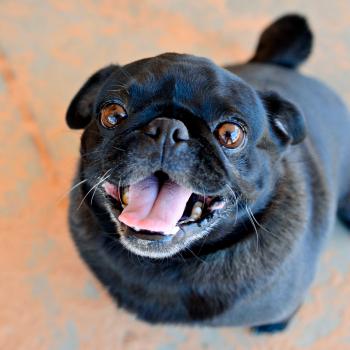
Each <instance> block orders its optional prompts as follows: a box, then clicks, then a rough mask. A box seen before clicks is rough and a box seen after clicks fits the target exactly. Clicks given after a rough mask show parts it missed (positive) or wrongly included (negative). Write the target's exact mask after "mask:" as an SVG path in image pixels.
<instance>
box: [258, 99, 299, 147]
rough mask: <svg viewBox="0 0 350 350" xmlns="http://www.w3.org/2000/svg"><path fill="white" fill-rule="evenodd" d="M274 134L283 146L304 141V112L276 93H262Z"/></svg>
mask: <svg viewBox="0 0 350 350" xmlns="http://www.w3.org/2000/svg"><path fill="white" fill-rule="evenodd" d="M260 97H261V98H262V101H263V104H264V106H265V109H266V113H267V116H268V119H269V122H270V125H271V128H272V130H273V132H274V134H275V135H276V136H277V137H278V138H279V140H280V141H282V142H283V144H292V145H295V144H297V143H299V142H301V141H303V140H304V138H305V136H306V124H305V119H304V116H303V114H302V112H301V111H300V110H299V108H298V107H297V106H295V105H294V104H293V103H292V102H290V101H287V100H285V99H284V98H282V97H281V96H280V95H279V94H277V93H275V92H263V93H260Z"/></svg>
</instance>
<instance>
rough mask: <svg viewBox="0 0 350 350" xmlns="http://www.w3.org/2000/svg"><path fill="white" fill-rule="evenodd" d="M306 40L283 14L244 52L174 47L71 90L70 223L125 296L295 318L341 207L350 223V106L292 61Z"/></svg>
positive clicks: (117, 293) (190, 315)
mask: <svg viewBox="0 0 350 350" xmlns="http://www.w3.org/2000/svg"><path fill="white" fill-rule="evenodd" d="M311 46H312V34H311V32H310V29H309V27H308V25H307V22H306V21H305V19H304V18H303V17H300V16H298V15H287V16H284V17H282V18H280V19H278V20H277V21H276V22H274V23H273V24H272V25H270V26H269V27H268V28H267V29H266V30H265V31H264V32H263V34H262V36H261V38H260V41H259V44H258V47H257V50H256V53H255V55H254V57H253V58H252V59H251V60H250V61H249V62H248V63H245V64H242V65H235V66H229V67H225V68H221V67H219V66H217V65H216V64H214V63H213V62H211V61H210V60H208V59H206V58H201V57H196V56H191V55H183V54H176V53H166V54H163V55H160V56H156V57H151V58H146V59H142V60H139V61H136V62H132V63H130V64H127V65H125V66H118V65H110V66H108V67H106V68H103V69H101V70H99V71H98V72H97V73H95V74H94V75H93V76H92V77H90V78H89V79H88V81H87V82H86V83H85V84H84V85H83V87H82V88H81V89H80V91H79V92H78V93H77V95H76V96H75V97H74V99H73V101H72V102H71V104H70V106H69V109H68V112H67V123H68V125H69V126H70V127H71V128H73V129H80V128H84V132H83V135H82V138H81V149H80V153H81V159H80V162H79V170H78V173H77V176H76V178H75V182H74V184H75V186H76V187H77V188H76V190H75V191H73V194H72V195H71V205H70V210H69V220H70V227H71V231H72V235H73V238H74V241H75V243H76V245H77V247H78V249H79V252H80V254H81V256H82V258H83V259H84V260H85V261H86V263H87V264H88V265H89V267H90V268H91V269H92V271H93V272H94V273H95V275H96V276H97V278H98V279H99V280H100V281H101V283H102V284H103V285H104V286H105V287H106V288H107V289H108V291H109V293H110V294H111V295H112V297H113V298H114V299H115V300H116V301H117V303H118V305H119V306H121V307H123V308H125V309H127V310H129V311H131V312H133V313H135V314H136V315H137V316H138V318H140V319H143V320H146V321H148V322H151V323H186V324H195V325H213V326H223V325H225V326H227V325H232V326H249V327H253V329H255V330H256V331H261V332H262V331H265V332H272V331H276V330H281V329H283V328H285V327H286V325H287V323H288V322H289V320H290V319H291V317H292V316H293V315H294V313H295V312H296V311H297V309H298V308H299V307H300V306H301V304H302V303H303V299H304V297H305V294H306V292H307V290H308V288H309V286H310V283H311V282H312V280H313V277H314V274H315V268H316V265H317V261H318V258H319V255H320V252H321V249H322V247H323V246H324V243H325V241H326V239H327V237H328V236H329V232H330V231H331V230H332V227H333V222H334V220H335V217H336V213H337V212H338V214H339V216H340V217H341V218H342V219H343V221H344V222H346V223H347V224H350V116H349V113H348V111H347V109H346V107H345V106H344V104H343V102H342V101H341V100H340V98H339V97H338V96H337V95H336V94H335V93H334V92H333V91H332V90H330V89H329V88H328V87H326V86H325V85H324V84H322V83H320V82H319V81H317V80H315V79H312V78H308V77H305V76H303V75H301V74H299V73H298V72H296V70H295V69H296V68H297V67H298V66H299V65H300V64H301V63H302V62H303V61H304V60H305V59H306V58H307V57H308V55H309V53H310V51H311ZM330 64H331V62H330Z"/></svg>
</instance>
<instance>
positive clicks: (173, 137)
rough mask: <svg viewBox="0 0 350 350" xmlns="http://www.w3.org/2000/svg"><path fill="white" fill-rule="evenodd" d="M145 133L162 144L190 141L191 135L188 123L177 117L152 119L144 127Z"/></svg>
mask: <svg viewBox="0 0 350 350" xmlns="http://www.w3.org/2000/svg"><path fill="white" fill-rule="evenodd" d="M143 131H144V133H145V134H146V135H148V136H149V137H151V138H153V139H155V140H156V141H158V142H159V143H161V144H164V143H169V144H171V145H175V144H177V143H180V142H183V141H188V140H189V135H188V130H187V128H186V125H185V124H184V123H183V122H182V121H180V120H176V119H168V118H157V119H154V120H152V121H151V122H150V123H149V124H148V125H146V126H145V127H144V129H143Z"/></svg>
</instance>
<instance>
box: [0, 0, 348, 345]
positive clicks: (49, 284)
mask: <svg viewBox="0 0 350 350" xmlns="http://www.w3.org/2000/svg"><path fill="white" fill-rule="evenodd" d="M286 12H300V13H303V14H306V15H307V16H308V18H309V20H310V22H311V25H312V28H313V29H314V32H315V35H316V43H315V50H314V54H313V55H312V58H311V59H310V60H309V62H308V63H307V64H306V65H305V66H304V67H303V71H304V72H307V73H308V74H312V75H314V76H317V77H318V78H320V79H322V80H324V81H327V82H328V83H329V84H330V85H331V86H333V87H334V89H335V90H336V91H338V92H339V93H340V94H341V95H342V96H343V98H344V99H345V100H346V101H347V102H348V105H349V104H350V85H349V76H350V59H349V58H350V25H349V24H350V2H349V1H348V0H344V1H337V0H334V1H332V2H329V1H325V0H318V1H317V0H313V1H305V0H283V1H275V0H261V1H238V0H232V1H224V0H205V1H184V0H179V1H171V0H163V1H156V0H154V1H151V0H148V1H136V0H134V1H131V0H124V1H123V0H119V1H92V0H91V1H88V0H87V1H81V2H79V1H68V0H49V1H6V0H2V1H1V3H0V73H1V75H0V118H1V125H0V140H1V141H0V142H1V146H0V154H1V157H0V167H1V173H0V176H1V182H0V198H1V199H0V225H1V231H0V240H1V241H0V242H1V245H0V276H1V279H0V281H1V282H0V283H1V286H0V349H6V350H17V349H25V350H32V349H33V350H42V349H59V350H68V349H69V350H76V349H84V350H85V349H101V350H104V349H126V350H129V349H142V350H148V349H152V350H153V349H157V350H175V349H186V350H187V349H220V350H226V349H234V350H239V349H254V350H258V349H261V350H265V349H267V350H273V349H276V350H281V349H283V350H292V349H293V350H294V349H313V350H328V349H332V350H338V349H344V350H345V349H350V254H349V252H350V235H349V232H347V231H346V230H345V228H344V227H342V226H341V225H340V224H338V225H337V226H336V227H335V229H334V235H333V238H332V240H331V242H330V243H329V245H328V248H327V250H326V251H325V253H324V255H323V259H322V264H321V266H320V269H319V273H318V277H317V280H316V282H315V283H314V285H313V288H312V290H311V291H310V293H309V295H308V299H307V302H306V304H305V305H304V307H303V308H302V309H301V311H300V313H299V314H298V316H297V317H296V318H295V320H294V321H293V323H292V325H291V327H290V329H289V330H288V331H287V332H286V333H283V334H280V335H275V336H269V337H266V336H259V337H257V336H252V335H250V334H249V333H248V332H247V331H246V330H242V329H231V328H225V329H210V328H205V329H192V328H186V327H150V326H148V325H147V324H144V323H141V322H139V321H136V320H135V319H134V317H133V316H130V315H128V314H126V313H125V312H123V311H122V310H120V309H117V308H116V307H115V305H114V304H113V303H112V301H111V300H110V298H109V297H108V296H107V294H106V292H105V291H104V290H103V289H102V288H101V287H100V285H99V284H98V283H97V282H96V280H95V279H94V277H93V276H92V275H91V274H90V272H89V271H88V270H87V268H86V267H85V265H84V264H83V263H82V262H81V261H80V259H79V257H78V255H77V253H76V251H75V248H74V247H73V244H72V242H71V240H70V237H69V233H68V229H67V224H66V211H67V203H68V200H67V196H66V195H65V193H66V192H67V191H68V190H69V187H70V181H71V178H72V175H73V172H74V169H75V163H76V157H77V153H78V142H79V135H80V132H79V131H76V132H73V131H70V130H68V128H67V127H66V125H65V123H64V114H65V109H66V107H67V105H68V103H69V102H70V98H71V97H72V96H73V94H74V93H75V92H76V91H77V89H78V88H79V87H80V86H81V84H82V83H83V81H84V80H85V79H86V78H87V76H88V75H90V74H91V73H92V72H93V71H94V70H96V69H98V68H100V67H102V66H104V65H106V64H108V63H111V62H120V63H126V62H128V61H131V60H135V59H138V58H142V57H145V56H149V55H154V54H158V53H161V52H164V51H178V52H188V53H193V54H197V55H203V56H208V57H211V58H212V59H214V60H215V61H216V62H218V63H230V62H237V61H241V60H244V59H246V58H248V57H249V56H250V54H251V53H252V50H253V47H254V46H255V43H256V39H257V37H258V34H259V33H260V31H261V29H262V28H263V27H264V26H265V25H266V24H267V23H268V22H269V21H270V20H271V19H273V18H275V17H277V16H279V15H281V14H284V13H286Z"/></svg>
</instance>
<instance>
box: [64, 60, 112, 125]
mask: <svg viewBox="0 0 350 350" xmlns="http://www.w3.org/2000/svg"><path fill="white" fill-rule="evenodd" d="M116 67H117V66H116V65H110V66H108V67H105V68H102V69H100V70H99V71H97V72H96V73H95V74H94V75H92V76H91V77H90V78H89V79H88V80H87V82H86V83H85V84H84V85H83V86H82V87H81V88H80V90H79V91H78V92H77V94H76V95H75V96H74V98H73V100H72V102H71V103H70V105H69V107H68V110H67V113H66V122H67V124H68V126H69V127H70V128H72V129H83V128H85V127H86V126H87V125H88V124H89V122H90V120H91V116H92V112H93V107H94V100H95V98H96V95H97V93H98V91H99V89H100V88H101V86H102V84H103V83H104V82H105V81H106V79H107V78H108V77H109V76H110V75H111V74H112V73H113V72H114V70H115V68H116Z"/></svg>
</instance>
